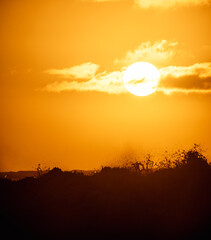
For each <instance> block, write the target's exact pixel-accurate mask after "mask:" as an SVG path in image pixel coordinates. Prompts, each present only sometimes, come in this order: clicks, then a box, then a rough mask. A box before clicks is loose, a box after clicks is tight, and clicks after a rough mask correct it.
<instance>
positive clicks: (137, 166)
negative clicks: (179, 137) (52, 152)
mask: <svg viewBox="0 0 211 240" xmlns="http://www.w3.org/2000/svg"><path fill="white" fill-rule="evenodd" d="M147 161H148V162H147ZM150 161H152V160H151V159H150V158H149V156H148V158H147V159H146V160H144V161H143V162H141V163H140V162H134V161H132V162H131V164H128V165H127V166H125V167H114V168H111V167H103V168H102V169H101V170H100V171H97V172H95V173H93V174H92V175H90V176H85V175H83V174H82V173H77V172H63V171H62V170H61V169H59V168H54V169H52V170H51V171H49V172H48V173H45V174H40V175H39V176H38V177H37V178H32V177H30V178H25V179H22V180H20V181H10V180H7V179H0V191H1V199H0V205H1V218H2V220H3V224H2V229H6V228H8V227H9V229H10V230H9V231H4V233H6V234H7V236H9V235H10V234H11V233H15V234H16V236H27V237H28V238H29V239H32V238H36V239H53V238H55V239H67V238H71V237H74V239H77V238H79V237H96V238H97V239H103V238H104V237H109V238H112V237H113V238H115V239H122V238H124V237H126V238H127V239H130V238H135V237H136V238H140V239H155V238H156V239H191V238H192V237H196V236H198V237H200V239H205V236H206V239H208V236H210V235H211V234H210V226H211V188H210V186H211V185H210V184H211V167H210V165H209V164H208V162H207V159H206V158H205V157H204V155H203V154H202V153H201V152H200V151H199V149H198V147H197V146H196V145H195V146H194V148H192V149H191V150H189V151H182V152H180V153H178V156H177V157H174V158H172V160H169V159H164V160H163V161H164V162H163V164H161V163H160V167H158V166H156V165H155V163H152V162H150ZM169 161H170V162H169ZM2 234H3V232H2Z"/></svg>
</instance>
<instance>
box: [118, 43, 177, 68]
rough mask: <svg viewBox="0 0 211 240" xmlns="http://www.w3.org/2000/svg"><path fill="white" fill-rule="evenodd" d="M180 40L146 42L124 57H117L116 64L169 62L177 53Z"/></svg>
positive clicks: (157, 64)
mask: <svg viewBox="0 0 211 240" xmlns="http://www.w3.org/2000/svg"><path fill="white" fill-rule="evenodd" d="M177 45H178V42H168V41H166V40H162V41H157V42H154V43H151V42H144V43H142V44H140V45H139V46H138V47H137V48H135V49H134V50H132V51H128V52H127V53H126V55H125V56H124V57H123V58H120V59H116V60H115V61H114V63H115V64H119V65H121V66H129V65H131V64H133V63H135V62H142V61H144V62H150V63H152V64H154V65H156V66H162V65H166V64H167V63H169V62H170V61H171V60H172V58H173V57H174V56H175V55H176V53H177V51H176V49H177Z"/></svg>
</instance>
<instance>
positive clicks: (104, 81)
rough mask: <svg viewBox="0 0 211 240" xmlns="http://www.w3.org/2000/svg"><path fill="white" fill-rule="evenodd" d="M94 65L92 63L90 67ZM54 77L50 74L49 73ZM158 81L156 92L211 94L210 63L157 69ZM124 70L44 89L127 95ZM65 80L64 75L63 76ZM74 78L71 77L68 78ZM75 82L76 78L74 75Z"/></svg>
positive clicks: (62, 82)
mask: <svg viewBox="0 0 211 240" xmlns="http://www.w3.org/2000/svg"><path fill="white" fill-rule="evenodd" d="M93 65H94V64H93ZM48 72H49V73H51V74H53V72H50V71H48ZM61 72H64V71H62V70H61V71H60V73H61ZM159 72H160V75H161V78H160V83H159V86H158V89H157V91H159V92H163V93H165V94H171V93H176V92H180V93H204V94H207V93H211V63H210V62H206V63H196V64H193V65H190V66H169V67H164V68H161V69H160V70H159ZM123 75H124V70H122V71H114V72H102V73H98V74H96V75H94V76H93V77H92V78H86V81H77V80H73V81H66V80H65V81H56V82H53V83H50V84H48V85H47V86H45V87H44V89H43V90H45V91H48V92H57V93H59V92H62V91H81V92H82V91H83V92H84V91H97V92H105V93H109V94H121V93H127V90H126V89H125V87H124V83H123ZM66 77H67V76H66ZM72 78H73V77H72V76H71V79H72ZM75 79H77V76H75Z"/></svg>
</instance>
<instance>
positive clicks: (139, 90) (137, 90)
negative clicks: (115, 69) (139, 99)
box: [123, 62, 160, 96]
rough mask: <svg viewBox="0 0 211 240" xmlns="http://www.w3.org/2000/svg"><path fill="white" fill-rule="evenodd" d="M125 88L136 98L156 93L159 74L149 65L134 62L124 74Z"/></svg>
mask: <svg viewBox="0 0 211 240" xmlns="http://www.w3.org/2000/svg"><path fill="white" fill-rule="evenodd" d="M123 80H124V85H125V88H126V89H127V90H128V91H129V92H130V93H132V94H134V95H136V96H147V95H149V94H152V93H154V92H155V91H156V88H157V85H158V83H159V80H160V73H159V71H158V70H157V68H156V67H155V66H154V65H152V64H151V63H147V62H136V63H134V64H132V65H130V66H129V67H128V68H127V69H126V71H125V73H124V77H123Z"/></svg>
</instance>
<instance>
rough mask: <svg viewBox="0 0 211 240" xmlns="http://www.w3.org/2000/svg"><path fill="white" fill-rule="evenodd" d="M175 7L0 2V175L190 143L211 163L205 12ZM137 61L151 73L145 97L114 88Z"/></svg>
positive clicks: (209, 16) (189, 4) (200, 6)
mask: <svg viewBox="0 0 211 240" xmlns="http://www.w3.org/2000/svg"><path fill="white" fill-rule="evenodd" d="M177 2H178V3H177V4H175V0H169V1H168V4H167V5H166V1H163V0H157V1H155V0H150V1H145V0H143V1H139V0H136V1H132V0H130V1H127V0H122V1H121V0H119V1H91V0H90V1H89V0H86V1H82V0H81V1H80V0H77V1H76V0H75V1H68V0H60V1H59V0H51V1H50V0H49V1H39V0H36V1H35V0H34V1H26V0H19V1H15V0H14V1H1V3H0V35H1V38H0V48H1V49H0V52H1V65H0V76H1V78H0V85H1V86H0V102H1V115H0V122H1V125H0V128H1V139H0V153H1V160H0V171H6V170H30V169H32V168H35V167H36V166H37V164H38V163H41V164H42V165H43V166H47V167H53V166H58V167H61V168H62V169H92V168H98V167H100V166H101V165H104V164H106V163H107V162H111V161H112V159H116V158H118V157H119V156H120V155H121V154H122V153H123V152H125V151H127V150H128V149H130V150H132V151H134V152H138V153H147V152H152V153H157V152H162V151H164V150H172V149H178V148H187V147H190V146H192V145H193V143H200V144H202V147H203V148H204V149H205V150H207V154H208V155H209V156H211V139H210V133H211V125H210V123H211V111H210V106H211V34H210V22H211V4H210V1H206V0H188V1H184V0H179V1H177ZM158 3H159V4H158ZM137 61H146V62H150V63H152V64H154V65H155V66H156V67H157V68H158V70H159V71H160V73H161V81H160V84H159V86H158V91H157V92H155V93H153V94H151V95H149V96H146V97H137V96H134V95H132V94H130V93H129V92H127V91H126V90H125V88H124V86H123V85H122V81H121V79H122V74H123V73H124V70H125V69H126V67H128V66H129V65H130V64H132V63H134V62H137Z"/></svg>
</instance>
